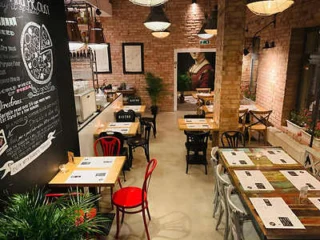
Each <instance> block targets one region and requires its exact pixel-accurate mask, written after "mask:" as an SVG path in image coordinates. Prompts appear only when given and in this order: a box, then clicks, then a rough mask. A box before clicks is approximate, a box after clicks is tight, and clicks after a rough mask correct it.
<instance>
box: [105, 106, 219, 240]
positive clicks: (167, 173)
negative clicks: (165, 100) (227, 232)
mask: <svg viewBox="0 0 320 240" xmlns="http://www.w3.org/2000/svg"><path fill="white" fill-rule="evenodd" d="M186 113H188V112H170V113H160V114H159V115H158V118H157V124H158V125H157V126H158V134H157V138H153V136H151V138H150V139H151V141H150V155H151V158H156V159H157V160H158V166H157V167H156V169H155V171H154V173H153V176H152V179H151V184H150V188H149V195H148V198H149V205H150V206H149V208H150V214H151V218H152V219H151V221H150V222H149V232H150V237H151V239H153V240H164V239H183V240H195V239H201V240H206V239H208V240H209V239H210V240H211V239H215V240H220V239H223V230H224V229H223V227H224V226H223V224H222V225H221V227H220V229H219V230H218V231H216V230H215V225H216V219H215V218H213V217H212V211H213V204H212V201H213V187H214V179H213V175H212V164H211V162H210V157H209V154H210V151H209V150H211V142H209V148H208V162H209V164H208V175H205V173H204V166H203V165H190V166H191V167H189V174H186V173H185V168H186V163H185V155H186V150H185V145H184V143H185V140H186V137H185V135H184V133H183V131H180V130H179V129H178V124H177V119H178V118H180V117H183V115H184V114H186ZM145 167H146V158H145V156H144V152H143V149H142V148H141V149H140V148H139V149H136V151H135V152H134V160H133V168H132V169H131V171H129V172H126V178H127V181H126V182H124V183H123V185H124V186H132V185H134V186H139V187H141V186H142V182H143V177H144V171H145ZM116 190H117V188H115V191H116ZM109 198H110V195H109V196H104V199H103V201H105V202H106V204H110V202H109V201H110V199H109ZM115 232H116V220H114V221H113V225H112V228H111V231H110V234H109V236H108V237H107V238H106V239H108V240H112V239H115V237H114V236H115ZM119 239H121V240H137V239H146V236H145V230H144V225H143V220H142V215H141V213H140V214H133V215H126V216H125V219H124V223H123V225H122V227H121V230H120V237H119Z"/></svg>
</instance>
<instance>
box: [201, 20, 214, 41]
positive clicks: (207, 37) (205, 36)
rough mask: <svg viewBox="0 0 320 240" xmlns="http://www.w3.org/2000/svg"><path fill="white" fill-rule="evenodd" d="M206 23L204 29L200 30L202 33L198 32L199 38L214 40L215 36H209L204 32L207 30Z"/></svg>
mask: <svg viewBox="0 0 320 240" xmlns="http://www.w3.org/2000/svg"><path fill="white" fill-rule="evenodd" d="M206 25H207V24H206V23H204V24H203V25H202V28H201V29H200V31H199V32H198V34H197V35H198V37H199V38H203V39H209V38H212V37H213V34H208V33H206V32H205V31H204V29H205V28H206Z"/></svg>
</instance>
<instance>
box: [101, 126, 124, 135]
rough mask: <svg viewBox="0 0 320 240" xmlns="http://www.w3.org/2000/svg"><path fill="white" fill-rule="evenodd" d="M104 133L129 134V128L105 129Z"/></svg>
mask: <svg viewBox="0 0 320 240" xmlns="http://www.w3.org/2000/svg"><path fill="white" fill-rule="evenodd" d="M104 131H105V132H119V133H122V134H127V133H129V128H114V127H113V128H110V127H107V128H106V129H105V130H104Z"/></svg>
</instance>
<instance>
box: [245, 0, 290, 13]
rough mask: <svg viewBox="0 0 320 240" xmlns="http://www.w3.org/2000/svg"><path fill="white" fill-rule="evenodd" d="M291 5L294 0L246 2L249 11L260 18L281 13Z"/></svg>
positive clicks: (254, 0)
mask: <svg viewBox="0 0 320 240" xmlns="http://www.w3.org/2000/svg"><path fill="white" fill-rule="evenodd" d="M292 4H294V0H247V6H248V8H249V9H250V11H251V12H253V13H254V14H257V15H261V16H270V15H273V14H276V13H279V12H283V11H284V10H286V9H287V8H289V7H291V5H292Z"/></svg>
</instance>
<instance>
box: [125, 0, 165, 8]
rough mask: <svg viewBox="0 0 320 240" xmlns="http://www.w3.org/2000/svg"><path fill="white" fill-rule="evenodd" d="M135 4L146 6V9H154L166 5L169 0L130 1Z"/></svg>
mask: <svg viewBox="0 0 320 240" xmlns="http://www.w3.org/2000/svg"><path fill="white" fill-rule="evenodd" d="M129 1H130V2H132V3H133V4H136V5H140V6H144V7H154V6H159V5H161V4H164V3H165V2H167V1H168V0H129Z"/></svg>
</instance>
